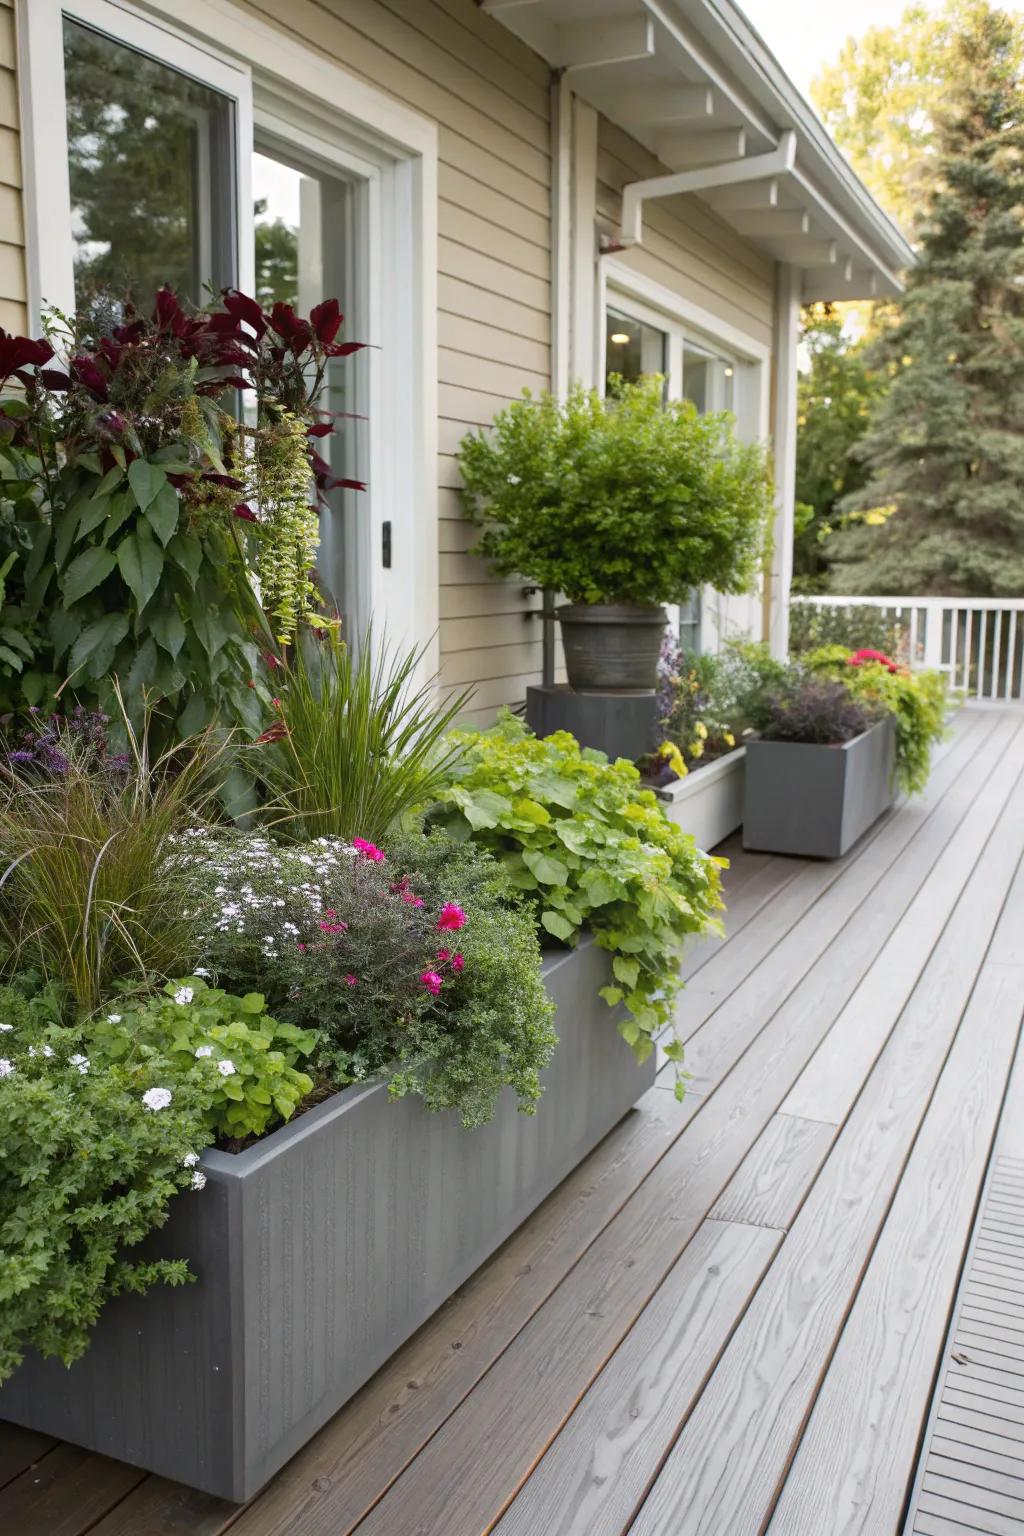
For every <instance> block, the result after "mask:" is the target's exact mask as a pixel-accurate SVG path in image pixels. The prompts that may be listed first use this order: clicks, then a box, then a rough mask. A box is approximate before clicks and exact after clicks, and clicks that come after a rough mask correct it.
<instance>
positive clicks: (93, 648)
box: [68, 613, 128, 678]
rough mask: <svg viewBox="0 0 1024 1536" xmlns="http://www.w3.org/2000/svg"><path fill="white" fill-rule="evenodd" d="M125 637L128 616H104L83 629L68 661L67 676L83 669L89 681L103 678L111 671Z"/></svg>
mask: <svg viewBox="0 0 1024 1536" xmlns="http://www.w3.org/2000/svg"><path fill="white" fill-rule="evenodd" d="M127 633H128V616H127V614H124V613H105V614H104V615H103V617H102V618H101V619H96V620H94V622H93V623H92V624H88V625H87V626H86V627H85V629H83V631H82V633H81V635H80V636H79V638H78V639H77V640H76V641H75V644H74V646H73V647H72V650H71V655H70V657H69V658H68V675H69V676H71V677H74V676H75V674H76V673H78V672H80V671H82V670H83V668H84V669H85V675H86V676H87V677H89V678H98V677H103V676H104V675H105V674H106V673H107V672H108V671H109V670H110V663H111V662H112V661H113V659H114V652H115V650H116V649H117V647H118V645H119V643H120V642H121V641H122V640H123V639H124V637H125V635H126V634H127Z"/></svg>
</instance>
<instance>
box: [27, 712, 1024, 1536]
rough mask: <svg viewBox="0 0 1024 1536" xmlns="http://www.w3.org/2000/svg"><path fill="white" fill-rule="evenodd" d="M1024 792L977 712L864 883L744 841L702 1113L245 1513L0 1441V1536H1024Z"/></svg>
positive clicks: (596, 1164)
mask: <svg viewBox="0 0 1024 1536" xmlns="http://www.w3.org/2000/svg"><path fill="white" fill-rule="evenodd" d="M1022 768H1024V711H1020V710H998V709H997V710H976V711H975V710H969V711H964V712H963V713H962V714H961V715H960V716H959V718H958V719H957V721H956V723H955V726H954V730H953V732H952V734H951V737H950V740H949V742H948V743H947V744H946V745H945V746H944V748H943V749H942V752H941V753H940V755H939V758H938V761H937V763H936V766H935V771H934V774H933V777H932V780H931V782H930V784H929V786H928V789H927V791H926V792H925V794H924V795H923V796H920V797H917V798H916V799H915V800H913V801H910V802H903V803H900V804H898V805H897V806H896V807H895V809H894V810H893V812H892V813H890V814H889V815H887V816H886V817H884V818H883V819H882V821H881V822H880V823H879V824H878V825H877V826H876V827H875V828H873V829H872V831H871V833H869V834H868V836H867V837H865V838H864V839H862V840H861V842H860V843H859V844H858V845H857V847H855V848H854V849H853V850H851V852H850V853H849V854H848V855H847V856H846V857H845V858H844V859H842V860H840V861H838V862H836V863H834V864H815V863H809V862H807V861H805V860H799V859H784V858H776V857H769V856H766V855H763V854H744V853H743V851H742V848H740V847H739V839H738V838H733V839H730V840H729V841H728V844H727V845H726V846H725V847H724V848H723V850H722V851H723V852H725V853H726V854H727V855H728V856H729V857H730V859H731V860H732V867H731V868H730V869H729V871H728V872H727V873H726V876H725V891H726V899H727V903H728V907H729V911H728V915H727V918H726V937H725V939H724V940H714V941H707V942H704V943H701V944H699V945H695V946H693V947H692V948H691V949H690V950H689V951H688V952H687V954H686V956H685V958H684V973H685V975H686V976H687V978H688V985H687V989H686V991H685V992H684V994H683V997H682V1001H681V1004H680V1024H681V1028H682V1033H683V1034H684V1035H686V1036H687V1037H688V1059H689V1065H690V1068H691V1070H692V1071H693V1072H694V1074H695V1079H694V1086H695V1087H696V1089H697V1092H691V1094H690V1096H689V1098H688V1100H687V1101H686V1102H685V1103H684V1104H682V1105H679V1104H677V1103H676V1101H675V1099H674V1097H673V1095H672V1094H671V1092H666V1091H665V1086H664V1085H665V1084H667V1083H668V1082H669V1081H670V1079H669V1075H668V1074H667V1073H665V1074H662V1078H661V1079H660V1080H659V1084H660V1085H659V1086H658V1087H656V1088H654V1089H652V1090H651V1091H650V1092H649V1093H648V1094H647V1096H646V1098H645V1099H644V1101H643V1102H642V1104H641V1105H640V1106H639V1107H638V1108H637V1110H635V1111H634V1112H633V1113H632V1114H631V1115H630V1116H629V1117H628V1118H627V1119H626V1120H625V1121H624V1122H623V1123H622V1124H621V1125H620V1126H619V1127H617V1128H616V1130H615V1131H614V1132H613V1133H612V1134H611V1135H610V1136H609V1137H608V1138H607V1139H606V1141H605V1142H604V1143H602V1144H601V1146H599V1147H598V1148H597V1149H596V1150H595V1151H594V1152H593V1153H592V1154H591V1156H590V1157H589V1158H588V1159H587V1160H586V1162H585V1163H584V1164H582V1165H581V1167H580V1168H578V1169H577V1170H576V1171H575V1173H573V1174H572V1175H571V1176H570V1177H569V1178H568V1179H567V1180H566V1181H565V1183H564V1184H563V1185H562V1186H560V1187H559V1189H558V1190H556V1191H555V1192H554V1194H552V1196H551V1197H550V1198H549V1199H548V1200H547V1201H546V1202H545V1204H544V1205H543V1206H542V1207H541V1208H540V1209H539V1210H538V1211H537V1212H535V1213H534V1215H533V1216H532V1217H531V1218H530V1219H529V1220H528V1221H527V1222H526V1223H525V1224H524V1226H523V1227H522V1228H520V1230H519V1231H518V1232H516V1233H515V1234H514V1235H513V1237H512V1238H511V1239H510V1240H509V1241H508V1243H506V1245H505V1246H504V1248H503V1249H502V1250H501V1251H500V1252H499V1253H498V1254H496V1255H495V1256H494V1257H493V1258H492V1259H491V1260H490V1261H489V1262H488V1263H487V1264H485V1265H484V1266H483V1267H482V1268H481V1269H480V1270H479V1271H478V1272H477V1273H476V1274H475V1275H474V1276H473V1277H472V1278H471V1279H470V1280H469V1281H468V1282H467V1283H466V1284H465V1285H464V1286H463V1287H462V1288H461V1289H460V1291H459V1292H458V1294H457V1295H456V1296H455V1297H453V1298H452V1300H451V1301H450V1302H449V1303H448V1304H447V1305H446V1306H445V1307H443V1308H442V1309H441V1310H440V1311H439V1312H438V1313H437V1314H435V1316H434V1317H433V1318H432V1319H431V1320H430V1321H429V1322H428V1323H427V1324H426V1325H425V1326H424V1328H423V1329H421V1331H420V1333H419V1334H417V1335H416V1336H415V1337H414V1338H413V1339H412V1340H411V1341H410V1342H409V1343H408V1344H407V1345H406V1346H405V1347H404V1348H403V1349H402V1350H400V1351H399V1353H398V1354H397V1355H396V1356H395V1357H394V1358H393V1359H392V1360H391V1361H389V1362H388V1364H387V1365H386V1366H385V1367H384V1368H383V1369H382V1370H381V1371H380V1372H379V1373H378V1375H377V1376H376V1377H374V1378H373V1380H372V1381H370V1382H369V1383H368V1384H367V1386H366V1387H365V1388H364V1389H363V1391H362V1392H360V1393H359V1394H358V1396H357V1397H356V1398H355V1399H353V1400H352V1402H350V1403H349V1404H348V1405H346V1407H345V1408H344V1409H343V1410H342V1411H341V1412H340V1413H339V1414H338V1415H337V1417H336V1418H335V1419H334V1420H332V1421H331V1422H330V1423H329V1424H328V1425H326V1426H325V1428H324V1429H323V1430H322V1431H321V1432H320V1433H319V1434H318V1435H317V1436H316V1437H315V1438H314V1440H313V1441H311V1442H310V1444H309V1445H307V1446H306V1447H305V1448H304V1449H303V1450H302V1451H300V1452H299V1453H298V1455H297V1456H296V1457H295V1458H294V1459H293V1461H292V1462H291V1463H289V1465H288V1466H287V1467H285V1468H284V1469H283V1471H282V1472H281V1473H280V1474H279V1475H278V1476H277V1477H276V1478H275V1479H274V1481H273V1482H272V1483H271V1484H270V1486H269V1487H268V1488H267V1489H266V1490H264V1492H263V1493H262V1494H261V1495H260V1496H259V1497H258V1498H256V1499H255V1500H254V1501H253V1502H252V1503H251V1504H250V1505H248V1506H246V1507H245V1508H234V1507H232V1506H229V1505H225V1504H223V1503H222V1502H220V1501H217V1500H214V1499H210V1498H208V1497H206V1496H204V1495H201V1494H195V1493H191V1492H189V1490H187V1489H183V1488H181V1487H180V1486H178V1485H175V1484H172V1483H168V1482H165V1481H163V1480H161V1479H159V1478H156V1477H143V1476H142V1474H140V1473H138V1472H136V1471H134V1470H132V1469H130V1468H125V1467H122V1466H119V1465H118V1464H117V1463H112V1462H109V1461H106V1460H104V1458H102V1457H97V1456H90V1455H87V1454H86V1453H85V1452H82V1451H78V1450H75V1449H74V1448H72V1447H67V1446H57V1445H54V1444H53V1443H52V1442H51V1441H48V1440H46V1439H45V1438H44V1437H41V1436H29V1435H27V1434H25V1432H23V1431H18V1430H14V1429H8V1428H7V1427H6V1426H0V1529H3V1530H4V1531H6V1530H8V1529H11V1530H12V1531H15V1530H16V1531H17V1533H18V1536H225V1533H226V1532H228V1531H229V1530H230V1531H231V1533H232V1536H398V1533H401V1536H483V1533H484V1532H487V1533H490V1536H625V1533H626V1532H627V1531H628V1532H629V1536H662V1533H665V1536H667V1533H669V1532H671V1536H695V1533H700V1536H726V1533H728V1536H756V1533H759V1532H760V1533H765V1532H767V1533H769V1536H811V1533H813V1536H855V1533H856V1536H894V1533H895V1532H896V1531H897V1530H899V1529H901V1527H902V1525H903V1516H904V1513H905V1510H906V1507H907V1500H908V1490H910V1489H911V1486H912V1484H913V1497H914V1504H913V1512H912V1515H911V1516H910V1517H909V1518H908V1519H907V1522H906V1536H911V1533H912V1536H969V1533H971V1532H975V1533H976V1532H982V1533H988V1536H1006V1533H1012V1536H1024V1099H1022V1101H1021V1103H1020V1104H1018V1106H1017V1109H1016V1112H1013V1109H1012V1104H1011V1103H1010V1102H1009V1101H1008V1102H1007V1106H1006V1109H1005V1110H1004V1111H1003V1114H1002V1118H1001V1120H1000V1119H999V1113H1000V1106H1001V1103H1002V1100H1003V1094H1004V1090H1005V1089H1006V1085H1007V1082H1008V1080H1010V1073H1011V1061H1012V1058H1013V1052H1014V1048H1015V1046H1016V1044H1017V1030H1018V1027H1019V1022H1020V1004H1021V1000H1022V998H1024V976H1022V970H1021V968H1022V967H1024V881H1022V877H1021V875H1020V871H1019V856H1020V853H1021V850H1022V849H1024V778H1022V773H1021V770H1022ZM1022 1075H1024V1068H1021V1069H1018V1070H1017V1072H1016V1074H1015V1075H1014V1077H1013V1079H1012V1081H1013V1084H1014V1090H1013V1091H1014V1092H1015V1093H1016V1092H1017V1091H1018V1085H1019V1080H1020V1079H1021V1077H1022ZM997 1121H998V1131H996V1125H997ZM994 1136H996V1137H997V1140H996V1143H995V1145H996V1147H997V1149H998V1154H999V1155H998V1158H993V1159H992V1163H991V1168H990V1171H989V1174H988V1182H987V1184H985V1204H984V1207H983V1211H982V1218H981V1220H980V1221H978V1223H977V1228H976V1231H975V1233H974V1237H973V1242H972V1246H971V1248H970V1256H971V1268H970V1277H969V1279H968V1280H967V1281H966V1283H965V1285H964V1286H963V1293H962V1297H961V1299H960V1301H959V1303H958V1310H957V1313H956V1317H957V1324H956V1332H955V1335H950V1337H949V1338H948V1340H947V1338H946V1332H947V1326H948V1323H949V1319H950V1316H951V1315H952V1312H953V1306H954V1299H955V1297H956V1295H957V1287H958V1283H959V1276H960V1269H961V1265H962V1264H963V1262H964V1255H965V1251H966V1245H967V1242H968V1238H969V1235H970V1232H971V1227H972V1222H973V1221H974V1218H975V1214H976V1206H977V1202H978V1200H979V1197H980V1192H981V1189H982V1184H983V1180H984V1179H985V1177H986V1165H987V1160H988V1159H989V1155H990V1152H991V1150H992V1146H993V1137H994ZM954 1348H955V1349H956V1351H957V1353H958V1356H959V1358H958V1359H956V1360H954V1359H953V1358H952V1355H951V1354H949V1351H950V1350H952V1349H954ZM944 1349H945V1350H946V1354H945V1355H944V1354H943V1351H944ZM940 1362H942V1364H941V1370H940ZM937 1373H938V1374H937ZM947 1379H948V1390H944V1388H945V1385H946V1383H947ZM936 1381H938V1391H937V1392H936V1394H935V1396H934V1398H932V1387H933V1384H934V1383H935V1382H936ZM930 1402H931V1410H930V1411H931V1417H930V1418H929V1403H930ZM926 1426H927V1448H926V1451H925V1453H924V1454H923V1455H922V1456H921V1458H920V1462H919V1477H918V1480H917V1483H916V1484H914V1476H915V1458H916V1456H917V1451H918V1446H919V1444H921V1443H922V1437H923V1436H925V1430H926Z"/></svg>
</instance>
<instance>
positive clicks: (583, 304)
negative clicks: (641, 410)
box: [570, 96, 598, 385]
mask: <svg viewBox="0 0 1024 1536" xmlns="http://www.w3.org/2000/svg"><path fill="white" fill-rule="evenodd" d="M572 126H573V134H572V159H573V185H572V256H573V261H572V350H571V359H570V377H571V378H573V379H579V380H581V381H582V382H583V383H584V384H587V385H594V384H596V383H597V356H598V348H597V345H596V342H597V334H596V331H597V318H598V317H597V232H596V219H597V113H596V112H595V110H594V108H593V107H592V106H590V105H589V104H588V103H587V102H585V101H581V100H580V99H579V97H578V96H575V97H574V98H573V114H572Z"/></svg>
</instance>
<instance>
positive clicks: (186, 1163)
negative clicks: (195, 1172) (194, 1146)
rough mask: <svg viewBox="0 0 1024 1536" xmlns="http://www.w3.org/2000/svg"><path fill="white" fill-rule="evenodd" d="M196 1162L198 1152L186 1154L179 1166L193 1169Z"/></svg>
mask: <svg viewBox="0 0 1024 1536" xmlns="http://www.w3.org/2000/svg"><path fill="white" fill-rule="evenodd" d="M198 1161H199V1153H198V1152H186V1153H185V1156H184V1157H183V1158H182V1160H181V1166H182V1167H183V1168H194V1167H195V1166H196V1163H198Z"/></svg>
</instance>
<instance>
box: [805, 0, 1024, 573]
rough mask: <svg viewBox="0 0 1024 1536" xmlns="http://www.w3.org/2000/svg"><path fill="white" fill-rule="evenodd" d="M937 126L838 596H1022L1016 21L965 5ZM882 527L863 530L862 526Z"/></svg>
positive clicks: (1023, 339) (1023, 258)
mask: <svg viewBox="0 0 1024 1536" xmlns="http://www.w3.org/2000/svg"><path fill="white" fill-rule="evenodd" d="M954 47H955V56H956V67H955V70H954V72H953V83H952V84H951V85H950V87H949V104H948V111H946V112H945V113H944V114H943V115H941V116H940V117H939V118H938V119H937V128H936V148H937V158H936V185H935V191H934V193H933V195H932V198H931V201H930V204H929V206H928V209H927V212H926V215H925V218H924V220H923V222H922V226H921V230H920V242H921V243H920V260H919V263H918V265H917V267H916V268H915V269H914V271H913V272H911V274H910V275H909V278H908V282H907V289H906V292H905V294H904V295H903V297H902V299H901V300H900V301H899V303H898V304H897V305H896V306H895V307H894V311H893V322H892V324H891V325H890V326H888V327H887V328H886V330H885V331H884V332H883V334H882V336H881V337H880V339H879V341H878V343H877V345H876V347H875V348H874V351H873V354H872V358H871V360H872V361H873V362H876V363H877V364H878V365H879V366H880V367H882V368H884V370H885V371H886V372H887V374H888V375H889V377H890V378H891V384H890V388H889V390H888V393H887V394H886V396H885V397H884V399H882V400H881V401H880V403H879V404H878V406H877V408H876V410H875V411H874V413H873V416H872V419H871V424H870V428H869V431H868V433H867V434H866V436H865V437H864V439H863V442H862V444H861V445H860V447H859V449H858V452H859V453H860V454H862V455H863V460H864V462H865V464H866V465H867V467H868V469H869V471H870V474H869V478H868V481H867V483H866V484H865V486H864V487H863V488H862V489H861V490H860V491H858V492H856V493H854V494H853V495H851V496H850V497H848V498H847V499H846V500H845V501H844V502H843V504H842V508H841V510H843V511H844V512H848V513H856V514H859V515H860V516H861V518H862V519H863V521H862V524H861V526H859V527H851V528H849V529H848V530H846V531H844V532H843V533H841V534H838V535H837V536H836V538H835V542H834V551H835V555H836V559H837V566H836V570H835V573H834V575H833V585H834V589H835V590H843V591H847V592H854V593H856V592H873V593H897V592H905V591H911V592H915V593H917V592H920V593H940V594H948V595H959V594H964V595H975V596H984V595H1003V594H1017V593H1019V592H1021V591H1022V590H1024V225H1022V202H1024V91H1022V87H1021V75H1020V68H1019V48H1018V39H1017V34H1016V31H1015V29H1014V26H1013V23H1012V22H1011V21H1010V20H1009V19H1008V18H1007V17H1006V16H1004V15H1003V14H1002V13H1000V12H997V11H993V10H991V9H989V7H988V6H987V5H985V4H979V5H976V6H974V7H973V8H972V10H971V11H970V13H969V16H968V18H967V23H966V25H965V27H964V29H963V30H962V31H961V32H960V33H959V34H958V36H957V39H956V42H955V45H954ZM872 522H874V523H876V524H881V526H871V523H872Z"/></svg>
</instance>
